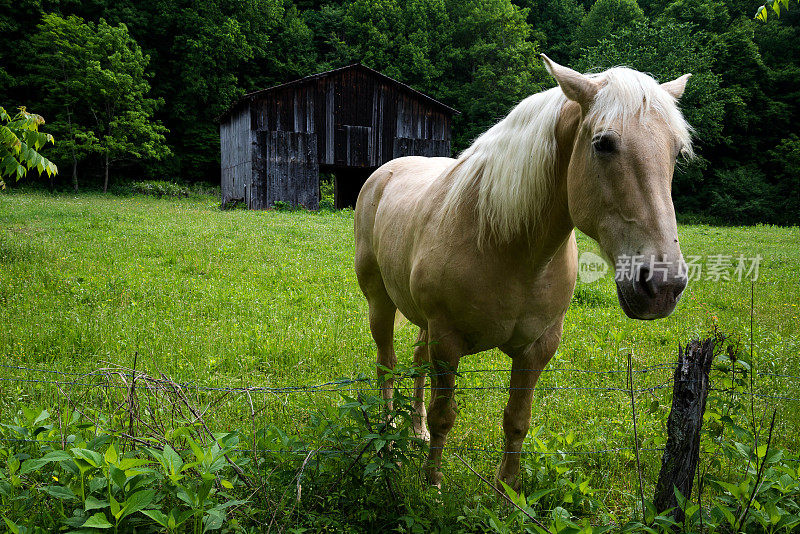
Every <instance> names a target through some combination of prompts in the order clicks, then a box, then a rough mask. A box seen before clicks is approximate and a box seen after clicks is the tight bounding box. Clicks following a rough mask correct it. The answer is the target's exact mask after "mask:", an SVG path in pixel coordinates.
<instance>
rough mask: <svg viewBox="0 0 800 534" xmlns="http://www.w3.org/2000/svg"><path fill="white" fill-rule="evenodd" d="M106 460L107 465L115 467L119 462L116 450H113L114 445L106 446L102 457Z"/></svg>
mask: <svg viewBox="0 0 800 534" xmlns="http://www.w3.org/2000/svg"><path fill="white" fill-rule="evenodd" d="M104 457H105V459H106V463H107V464H109V465H115V464H116V463H117V461H118V460H119V455H118V454H117V449H115V448H114V444H113V443H112V444H111V445H109V446H108V449H107V450H106V453H105V455H104Z"/></svg>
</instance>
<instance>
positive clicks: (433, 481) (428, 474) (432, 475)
mask: <svg viewBox="0 0 800 534" xmlns="http://www.w3.org/2000/svg"><path fill="white" fill-rule="evenodd" d="M425 480H427V481H428V484H429V485H430V486H433V487H435V488H437V489H439V490H441V489H442V472H441V471H439V470H438V469H436V468H435V467H426V468H425Z"/></svg>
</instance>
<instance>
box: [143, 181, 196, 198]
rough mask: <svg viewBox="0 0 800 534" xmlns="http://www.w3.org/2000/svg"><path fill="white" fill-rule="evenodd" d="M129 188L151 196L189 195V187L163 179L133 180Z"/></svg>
mask: <svg viewBox="0 0 800 534" xmlns="http://www.w3.org/2000/svg"><path fill="white" fill-rule="evenodd" d="M131 188H132V189H133V192H134V193H138V194H140V195H147V196H151V197H158V198H161V197H173V198H185V197H188V196H189V188H187V187H184V186H182V185H178V184H176V183H172V182H167V181H164V180H144V181H141V182H133V184H131Z"/></svg>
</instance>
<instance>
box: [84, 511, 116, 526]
mask: <svg viewBox="0 0 800 534" xmlns="http://www.w3.org/2000/svg"><path fill="white" fill-rule="evenodd" d="M83 526H84V527H91V528H112V527H113V526H114V525H112V524H111V523H109V522H108V520H107V519H106V514H104V513H103V512H97V513H96V514H94V515H93V516H92V517H90V518H89V519H87V520H86V522H85V523H84V524H83Z"/></svg>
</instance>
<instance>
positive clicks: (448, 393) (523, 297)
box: [355, 55, 691, 487]
mask: <svg viewBox="0 0 800 534" xmlns="http://www.w3.org/2000/svg"><path fill="white" fill-rule="evenodd" d="M542 58H543V60H544V63H545V66H546V67H547V70H548V71H549V72H550V74H551V75H552V76H553V77H554V78H555V79H556V81H557V82H558V87H556V88H554V89H550V90H549V91H544V92H542V93H538V94H535V95H533V96H530V97H528V98H526V99H525V100H523V101H522V102H521V103H520V104H519V105H518V106H517V107H516V108H514V109H513V110H512V111H511V112H510V113H509V114H508V116H507V117H506V118H504V119H503V120H502V121H500V122H499V123H497V124H496V125H495V126H493V127H492V128H491V129H490V130H488V131H487V132H486V133H484V134H483V135H481V136H480V137H478V139H477V140H476V141H475V142H474V143H473V144H472V146H470V147H469V148H467V149H466V150H465V151H464V152H463V153H462V154H461V155H460V156H459V157H458V159H456V160H453V159H449V158H423V157H405V158H399V159H396V160H393V161H390V162H389V163H386V164H385V165H383V166H382V167H380V168H379V169H378V170H376V171H375V172H374V173H373V174H372V176H370V178H369V180H367V182H366V183H365V184H364V187H363V188H362V190H361V193H360V195H359V197H358V203H357V204H356V212H355V235H356V255H355V264H356V272H357V275H358V282H359V285H360V286H361V290H362V291H363V292H364V295H365V296H366V298H367V301H368V303H369V326H370V330H371V331H372V336H373V338H374V340H375V343H376V345H377V349H378V364H379V367H378V373H379V375H381V374H382V371H381V367H380V366H385V367H386V368H389V369H391V368H393V367H394V365H395V363H396V361H397V358H396V356H395V352H394V347H393V332H394V322H395V314H396V312H397V311H399V312H400V313H402V314H403V315H404V316H405V317H407V318H408V319H409V320H410V321H411V322H412V323H414V324H415V325H417V326H418V327H419V328H420V332H419V343H418V344H417V346H416V348H415V350H414V361H415V362H425V361H430V362H431V363H432V368H433V373H432V376H431V382H432V384H431V400H430V405H429V407H428V410H427V424H428V427H429V428H430V434H428V432H427V430H426V428H425V420H426V411H425V407H424V404H423V394H424V387H425V377H424V376H422V377H419V378H417V379H416V380H415V383H414V390H415V391H414V396H415V403H414V404H415V406H414V407H415V411H416V416H415V417H414V418H413V426H414V430H415V432H417V434H418V435H421V436H423V437H425V438H429V439H430V452H429V456H428V461H427V463H426V466H425V472H426V475H427V478H428V481H429V482H430V483H431V484H434V485H437V486H439V485H440V483H441V478H442V473H441V471H440V465H441V457H442V449H443V447H444V445H445V439H446V437H447V433H448V431H449V430H450V429H451V428H452V427H453V423H454V422H455V415H456V414H455V411H454V409H453V408H454V403H453V393H454V386H455V377H456V375H455V372H454V371H455V370H457V368H458V362H459V359H460V358H461V357H462V356H464V355H467V354H474V353H477V352H480V351H484V350H487V349H491V348H494V347H499V348H500V350H502V351H503V352H504V353H506V354H507V355H508V356H510V357H511V359H512V365H511V366H512V370H511V387H510V395H509V400H508V405H507V406H506V408H505V411H504V413H503V430H504V433H505V453H504V454H503V459H502V462H501V464H500V468H499V471H498V473H497V479H498V480H502V481H504V482H506V483H507V484H509V485H510V486H511V487H518V480H517V476H518V473H519V464H520V461H519V452H520V450H521V448H522V442H523V440H524V438H525V436H526V434H527V432H528V427H529V426H530V415H531V404H532V402H533V388H534V386H535V385H536V382H537V380H538V378H539V374H540V370H541V369H543V368H544V366H545V365H547V363H548V361H549V360H550V358H551V357H552V356H553V354H554V353H555V351H556V347H557V346H558V343H559V341H560V339H561V332H562V326H563V321H564V314H565V313H566V311H567V307H568V306H569V301H570V298H571V297H572V292H573V290H574V287H575V279H576V272H577V247H576V244H575V233H574V228H575V227H577V228H579V229H580V230H581V231H582V232H584V233H585V234H587V235H588V236H590V237H592V238H593V239H595V240H596V241H597V242H598V243H599V244H600V247H601V248H602V250H603V252H604V253H605V254H606V255H607V256H608V258H609V259H610V260H611V261H612V262H614V263H615V264H617V265H619V264H620V263H621V262H619V260H620V258H645V259H649V260H651V261H649V262H648V261H640V262H638V264H637V263H636V262H634V264H633V269H631V272H630V273H627V274H628V276H619V274H620V273H619V272H618V273H617V274H618V276H617V277H616V278H617V280H618V281H617V296H618V298H619V302H620V305H621V306H622V309H623V310H624V311H625V313H626V314H627V315H628V316H629V317H631V318H634V319H656V318H660V317H666V316H667V315H669V314H670V313H672V310H673V309H674V308H675V305H676V303H677V301H678V299H679V298H680V296H681V293H682V291H683V289H684V288H685V287H686V282H687V276H686V274H685V273H686V270H685V267H686V265H685V263H684V262H683V256H682V255H681V251H680V246H679V245H678V231H677V225H676V222H675V211H674V208H673V205H672V199H671V196H670V193H671V183H672V174H673V170H674V166H675V161H676V158H677V157H678V156H679V154H681V153H684V154H688V153H690V151H691V144H690V143H691V137H690V128H689V126H688V125H687V123H686V121H685V120H684V119H683V116H682V115H681V113H680V111H679V110H678V107H677V99H678V98H680V96H681V95H682V94H683V90H684V88H685V86H686V81H687V80H688V78H689V76H690V75H689V74H687V75H684V76H682V77H680V78H678V79H676V80H674V81H671V82H668V83H664V84H661V85H659V84H658V83H657V82H656V81H655V80H653V78H651V77H650V76H647V75H645V74H642V73H640V72H637V71H634V70H631V69H627V68H613V69H610V70H607V71H605V72H603V73H600V74H596V75H583V74H580V73H578V72H575V71H574V70H571V69H569V68H566V67H563V66H561V65H558V64H557V63H554V62H552V61H551V60H550V59H549V58H547V57H546V56H544V55H542ZM653 258H657V262H658V267H655V265H654V262H653V261H652V259H653ZM656 271H658V273H659V275H657V276H654V275H655V274H656ZM623 274H624V273H623ZM392 387H393V386H392V383H391V381H388V380H387V381H386V382H384V386H383V395H384V396H385V397H386V398H387V399H390V398H391V396H392Z"/></svg>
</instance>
